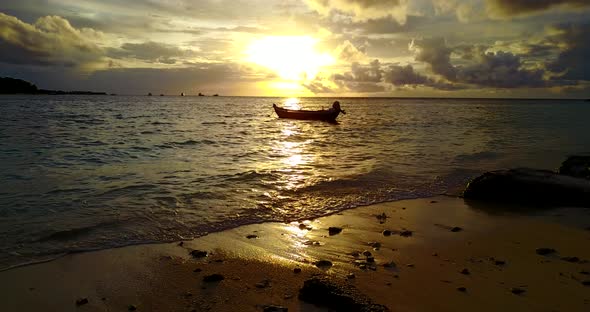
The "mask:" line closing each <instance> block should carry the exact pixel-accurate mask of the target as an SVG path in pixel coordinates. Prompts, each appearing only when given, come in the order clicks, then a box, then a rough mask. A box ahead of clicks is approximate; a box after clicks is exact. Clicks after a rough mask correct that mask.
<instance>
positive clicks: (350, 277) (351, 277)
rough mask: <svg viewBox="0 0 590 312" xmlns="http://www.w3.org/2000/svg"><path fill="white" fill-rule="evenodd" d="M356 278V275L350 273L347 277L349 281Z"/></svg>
mask: <svg viewBox="0 0 590 312" xmlns="http://www.w3.org/2000/svg"><path fill="white" fill-rule="evenodd" d="M355 277H356V275H354V273H348V275H346V278H348V279H353V278H355Z"/></svg>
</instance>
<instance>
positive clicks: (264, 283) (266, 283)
mask: <svg viewBox="0 0 590 312" xmlns="http://www.w3.org/2000/svg"><path fill="white" fill-rule="evenodd" d="M254 286H256V288H267V287H270V281H269V280H267V279H265V280H262V281H261V282H259V283H256V284H254Z"/></svg>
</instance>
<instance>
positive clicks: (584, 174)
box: [559, 156, 590, 179]
mask: <svg viewBox="0 0 590 312" xmlns="http://www.w3.org/2000/svg"><path fill="white" fill-rule="evenodd" d="M559 173H560V174H565V175H568V176H572V177H577V178H583V179H590V156H570V157H568V158H567V159H566V160H565V161H564V162H563V163H562V164H561V167H559Z"/></svg>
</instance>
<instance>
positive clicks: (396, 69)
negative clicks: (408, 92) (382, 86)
mask: <svg viewBox="0 0 590 312" xmlns="http://www.w3.org/2000/svg"><path fill="white" fill-rule="evenodd" d="M385 81H386V82H389V83H391V84H394V85H396V86H405V85H412V86H415V85H424V84H429V83H431V81H432V80H431V79H430V78H428V77H426V76H424V75H421V74H419V73H417V72H415V71H414V68H413V67H412V65H409V64H408V65H406V66H400V65H391V66H390V67H389V71H388V72H386V74H385Z"/></svg>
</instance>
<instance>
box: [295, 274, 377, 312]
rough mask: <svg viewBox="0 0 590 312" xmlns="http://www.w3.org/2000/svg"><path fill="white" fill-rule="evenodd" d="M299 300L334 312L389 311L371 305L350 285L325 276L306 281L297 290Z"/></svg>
mask: <svg viewBox="0 0 590 312" xmlns="http://www.w3.org/2000/svg"><path fill="white" fill-rule="evenodd" d="M299 299H300V300H302V301H305V302H308V303H312V304H316V305H319V306H324V307H327V308H329V309H332V310H335V311H367V312H368V311H372V312H382V311H389V309H388V308H387V307H385V306H383V305H380V304H375V303H373V302H372V301H371V299H370V298H369V297H367V296H365V295H364V294H362V293H360V292H359V291H358V289H356V288H355V287H353V286H352V285H350V284H347V283H343V282H339V281H336V280H332V279H329V278H328V277H325V276H314V277H312V278H310V279H308V280H306V281H305V282H304V283H303V287H302V288H301V289H300V290H299Z"/></svg>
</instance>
